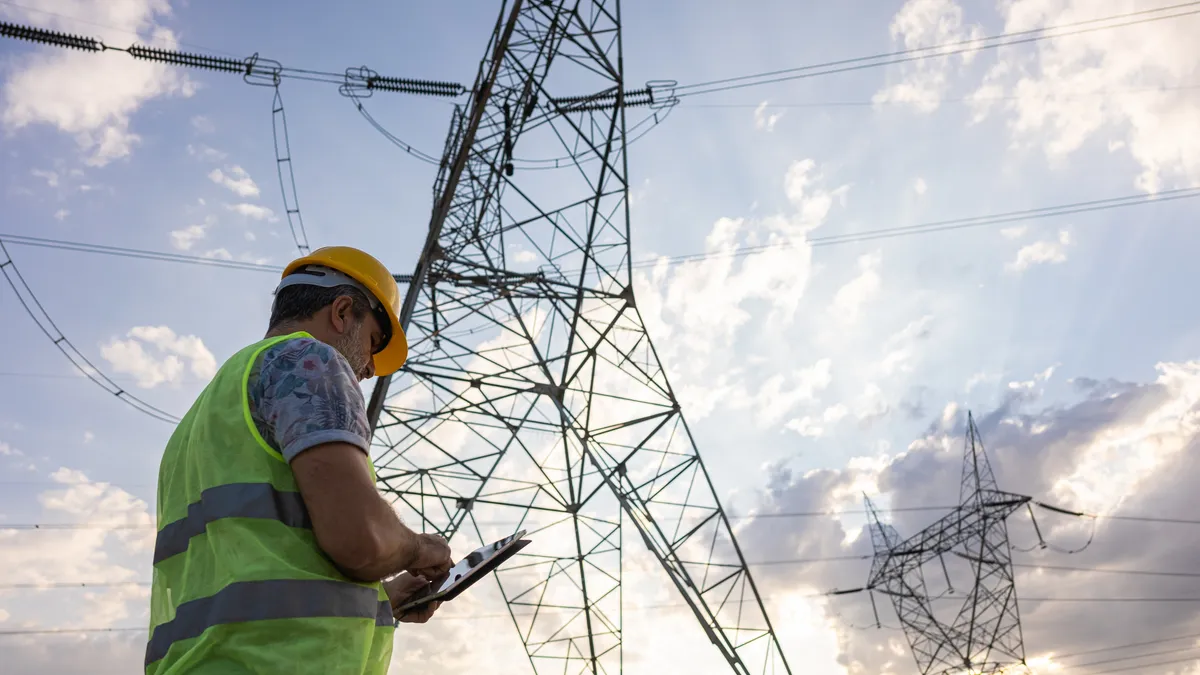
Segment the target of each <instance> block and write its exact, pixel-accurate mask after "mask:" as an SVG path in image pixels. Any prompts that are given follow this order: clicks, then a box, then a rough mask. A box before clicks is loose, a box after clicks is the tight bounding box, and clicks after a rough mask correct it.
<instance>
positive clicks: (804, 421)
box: [784, 403, 850, 438]
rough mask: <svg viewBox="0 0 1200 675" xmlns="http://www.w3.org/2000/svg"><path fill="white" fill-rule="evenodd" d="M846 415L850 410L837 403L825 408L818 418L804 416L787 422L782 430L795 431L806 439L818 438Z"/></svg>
mask: <svg viewBox="0 0 1200 675" xmlns="http://www.w3.org/2000/svg"><path fill="white" fill-rule="evenodd" d="M848 414H850V409H849V408H847V407H846V406H845V405H843V404H841V403H839V404H837V405H833V406H830V407H828V408H826V409H825V412H824V413H822V414H821V416H820V418H816V417H811V416H809V415H805V416H804V417H801V418H799V419H793V420H790V421H788V423H787V424H785V425H784V428H786V429H790V430H792V431H795V432H796V433H798V434H800V435H801V436H804V437H806V438H820V437H822V436H824V435H826V434H827V433H828V430H829V427H830V426H832V425H835V424H837V423H838V422H840V421H841V420H842V419H844V418H845V417H846V415H848Z"/></svg>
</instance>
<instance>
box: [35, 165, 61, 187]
mask: <svg viewBox="0 0 1200 675" xmlns="http://www.w3.org/2000/svg"><path fill="white" fill-rule="evenodd" d="M29 173H31V174H33V175H34V176H35V177H37V178H42V179H44V180H45V181H46V185H49V186H50V187H52V188H53V187H58V172H56V171H45V170H43V169H34V170H32V171H30V172H29Z"/></svg>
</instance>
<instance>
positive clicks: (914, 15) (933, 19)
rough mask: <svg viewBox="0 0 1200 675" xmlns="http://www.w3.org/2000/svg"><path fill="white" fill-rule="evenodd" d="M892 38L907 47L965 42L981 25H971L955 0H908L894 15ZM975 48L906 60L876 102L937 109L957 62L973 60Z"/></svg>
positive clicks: (977, 34)
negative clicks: (960, 52)
mask: <svg viewBox="0 0 1200 675" xmlns="http://www.w3.org/2000/svg"><path fill="white" fill-rule="evenodd" d="M890 30H891V34H892V38H893V39H896V40H899V41H900V43H901V44H902V45H903V48H904V49H917V48H921V47H929V46H931V45H935V44H945V43H953V42H962V41H964V40H969V39H975V38H979V37H981V36H982V35H983V31H982V29H981V28H980V27H979V26H967V25H966V24H965V23H964V21H963V10H962V8H961V7H959V6H958V3H956V2H955V1H954V0H908V2H906V3H904V5H903V6H902V7H901V8H900V10H899V11H898V12H897V13H896V15H895V17H893V18H892V24H891V27H890ZM975 54H976V52H975V51H968V52H964V53H963V54H962V55H960V56H959V57H958V58H955V57H946V58H931V59H923V60H920V61H915V62H912V63H908V64H904V65H903V66H901V67H900V68H899V72H900V78H899V81H897V82H892V83H891V84H889V85H888V86H887V87H885V88H883V89H882V90H880V91H879V92H877V93H876V94H875V96H874V98H873V100H874V101H875V102H876V103H888V102H897V103H907V104H910V105H912V106H913V107H914V108H916V109H917V110H920V111H922V112H933V111H934V110H937V109H938V107H939V106H940V105H941V100H942V98H943V97H944V96H945V94H946V90H947V89H948V88H949V83H950V77H951V75H952V74H953V73H954V69H955V67H956V65H957V64H960V63H970V62H971V61H972V60H973V59H974V57H975Z"/></svg>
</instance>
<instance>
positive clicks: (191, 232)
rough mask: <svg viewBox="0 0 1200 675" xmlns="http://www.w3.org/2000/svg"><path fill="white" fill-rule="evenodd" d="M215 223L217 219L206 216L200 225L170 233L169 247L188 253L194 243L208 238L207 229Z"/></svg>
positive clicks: (189, 226)
mask: <svg viewBox="0 0 1200 675" xmlns="http://www.w3.org/2000/svg"><path fill="white" fill-rule="evenodd" d="M216 222H217V219H216V218H215V217H213V216H206V217H205V218H204V222H202V223H197V224H195V225H188V226H187V227H184V228H182V229H179V230H173V231H172V232H171V245H172V246H174V247H175V248H177V249H179V250H180V251H190V250H191V248H192V246H194V245H195V244H196V242H198V241H200V240H201V239H204V238H205V237H206V236H208V229H209V228H210V227H212V226H213V225H215V224H216Z"/></svg>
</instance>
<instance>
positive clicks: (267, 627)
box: [145, 247, 452, 675]
mask: <svg viewBox="0 0 1200 675" xmlns="http://www.w3.org/2000/svg"><path fill="white" fill-rule="evenodd" d="M399 309H400V291H399V288H397V285H396V281H395V279H393V278H392V275H391V274H389V273H388V270H387V269H386V268H385V267H384V266H383V265H382V264H381V263H380V262H379V261H378V260H376V259H375V258H373V257H371V256H370V255H367V254H366V253H364V252H362V251H359V250H357V249H353V248H348V247H329V248H323V249H320V250H317V251H314V252H313V253H312V254H311V255H308V256H304V257H302V258H300V259H298V260H296V261H293V262H292V263H291V264H290V265H288V266H287V268H286V269H285V270H284V273H283V278H282V281H281V282H280V283H279V287H278V288H277V289H276V293H275V301H274V305H273V307H272V310H271V319H270V326H269V328H268V332H267V334H266V337H265V339H263V340H262V341H260V342H258V343H256V344H253V345H250V346H249V347H246V348H245V349H242V350H241V351H239V352H238V353H237V354H235V355H234V356H233V357H232V358H230V359H229V360H228V361H227V362H226V363H225V364H224V365H223V366H222V367H221V369H220V370H219V371H218V372H217V374H216V376H215V377H214V378H213V380H212V382H210V383H209V385H208V386H207V387H206V388H205V390H204V392H203V393H202V394H201V395H200V397H199V398H198V399H197V400H196V402H195V403H194V404H193V405H192V407H191V409H190V410H189V411H188V413H187V415H186V416H185V417H184V418H183V421H182V422H180V424H179V427H178V428H177V429H176V430H175V433H174V434H173V435H172V436H171V440H170V441H169V442H168V444H167V448H166V450H165V452H164V454H163V458H162V463H161V466H160V468H159V479H158V508H157V511H158V527H159V529H158V536H157V540H156V542H155V549H154V582H153V589H152V592H151V601H150V602H151V611H150V629H151V633H150V639H149V642H148V643H147V646H146V662H145V667H146V673H147V674H148V675H178V674H180V673H204V674H207V673H221V674H235V673H287V674H288V675H303V674H306V673H312V674H314V675H315V674H317V673H320V674H321V675H342V674H345V675H351V674H353V675H383V674H384V673H386V672H387V668H388V662H389V661H390V659H391V653H392V637H393V632H394V629H395V623H394V621H403V622H417V623H424V622H425V621H428V620H429V618H430V616H432V614H433V612H434V611H436V609H437V607H436V605H432V606H430V607H429V608H428V609H425V610H423V611H421V612H419V613H410V614H407V615H406V614H402V613H400V612H399V611H398V610H397V609H395V608H397V607H399V606H400V605H401V603H403V602H404V601H406V600H407V599H408V598H410V597H413V596H414V595H415V594H416V593H418V592H420V591H421V590H422V589H424V588H425V587H426V586H427V585H428V583H429V582H430V581H433V580H435V579H438V578H440V577H442V576H444V575H445V574H446V573H447V572H448V570H449V568H450V566H451V563H452V561H451V559H450V548H449V546H448V545H447V544H446V541H445V540H444V539H442V538H441V537H437V536H434V535H428V534H417V533H414V532H413V531H411V530H409V529H408V528H407V527H405V526H404V524H403V523H401V522H400V519H399V518H398V517H397V516H396V514H395V512H394V511H393V510H392V508H391V507H390V506H389V505H388V503H387V502H386V501H385V500H384V499H383V498H381V497H380V496H379V494H378V493H377V492H376V490H375V471H374V468H373V466H372V464H371V460H370V456H369V454H368V452H369V443H370V429H369V428H368V423H367V419H366V407H365V404H364V401H363V395H362V391H361V389H360V388H359V384H358V383H359V382H360V381H361V380H365V379H368V378H370V377H372V376H374V375H381V376H383V375H390V374H392V373H394V372H396V371H397V370H399V368H400V367H401V366H402V365H404V361H405V359H406V358H407V356H408V345H407V342H406V341H405V336H404V332H403V330H402V329H401V328H400V322H399V318H398V313H399ZM385 579H387V581H381V580H385Z"/></svg>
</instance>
